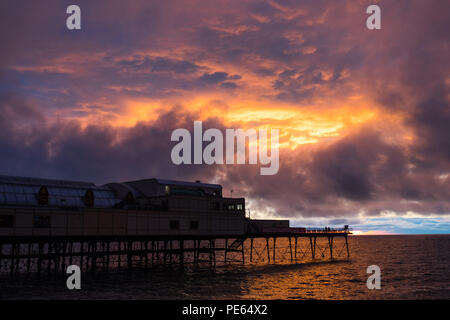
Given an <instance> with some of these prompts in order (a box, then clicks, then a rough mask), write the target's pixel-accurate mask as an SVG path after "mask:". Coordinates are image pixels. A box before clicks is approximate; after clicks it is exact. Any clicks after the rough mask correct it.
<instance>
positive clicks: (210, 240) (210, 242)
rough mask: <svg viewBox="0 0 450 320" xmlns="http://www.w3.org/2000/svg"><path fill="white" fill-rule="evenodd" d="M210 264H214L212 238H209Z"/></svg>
mask: <svg viewBox="0 0 450 320" xmlns="http://www.w3.org/2000/svg"><path fill="white" fill-rule="evenodd" d="M209 266H212V239H209Z"/></svg>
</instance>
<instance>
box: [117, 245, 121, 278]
mask: <svg viewBox="0 0 450 320" xmlns="http://www.w3.org/2000/svg"><path fill="white" fill-rule="evenodd" d="M117 245H118V247H119V249H118V250H117V270H118V271H120V263H121V262H122V261H121V260H122V259H121V256H122V241H120V240H119V242H118V244H117Z"/></svg>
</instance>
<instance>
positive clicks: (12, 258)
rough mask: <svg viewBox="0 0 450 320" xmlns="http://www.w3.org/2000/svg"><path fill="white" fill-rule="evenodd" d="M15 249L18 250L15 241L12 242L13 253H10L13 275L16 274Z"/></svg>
mask: <svg viewBox="0 0 450 320" xmlns="http://www.w3.org/2000/svg"><path fill="white" fill-rule="evenodd" d="M15 251H16V243H15V242H13V243H12V247H11V255H10V257H11V259H10V261H11V266H10V273H11V277H12V276H13V275H14V254H15Z"/></svg>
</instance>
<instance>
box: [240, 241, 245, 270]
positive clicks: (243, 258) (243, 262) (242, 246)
mask: <svg viewBox="0 0 450 320" xmlns="http://www.w3.org/2000/svg"><path fill="white" fill-rule="evenodd" d="M244 241H245V239H241V250H242V251H241V252H242V264H245V252H244Z"/></svg>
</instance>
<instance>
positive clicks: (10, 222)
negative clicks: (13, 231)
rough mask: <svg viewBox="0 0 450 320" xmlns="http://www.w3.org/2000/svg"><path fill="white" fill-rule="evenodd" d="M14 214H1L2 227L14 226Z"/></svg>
mask: <svg viewBox="0 0 450 320" xmlns="http://www.w3.org/2000/svg"><path fill="white" fill-rule="evenodd" d="M13 227H14V216H13V215H5V214H3V215H0V228H13Z"/></svg>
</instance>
